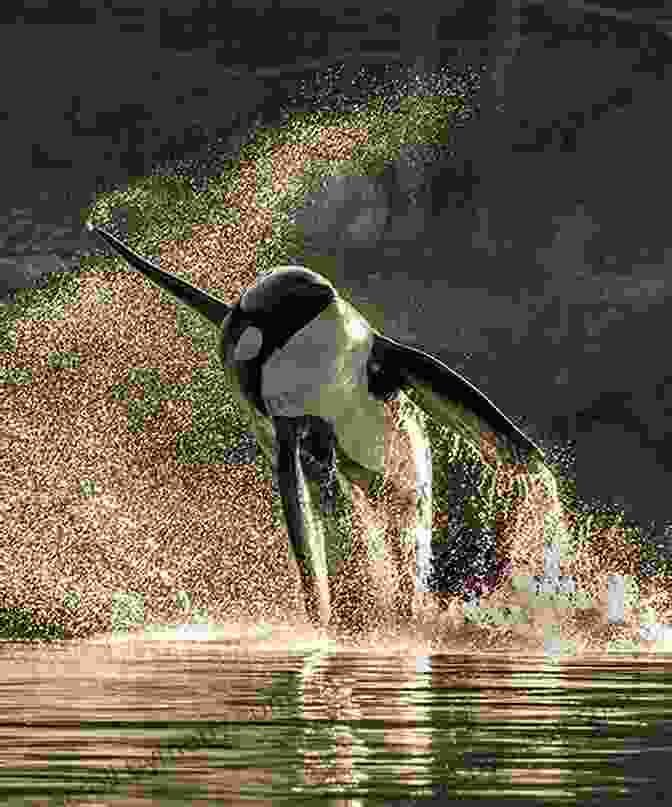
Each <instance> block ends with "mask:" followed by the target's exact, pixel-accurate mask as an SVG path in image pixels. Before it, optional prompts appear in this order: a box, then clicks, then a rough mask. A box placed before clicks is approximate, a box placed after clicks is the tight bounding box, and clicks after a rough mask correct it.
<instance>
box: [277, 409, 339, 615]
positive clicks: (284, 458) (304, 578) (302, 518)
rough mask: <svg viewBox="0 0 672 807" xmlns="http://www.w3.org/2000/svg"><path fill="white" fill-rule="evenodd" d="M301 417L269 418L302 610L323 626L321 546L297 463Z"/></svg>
mask: <svg viewBox="0 0 672 807" xmlns="http://www.w3.org/2000/svg"><path fill="white" fill-rule="evenodd" d="M304 420H305V419H304V418H303V417H279V416H276V417H274V418H273V425H274V428H275V439H276V442H277V474H278V486H279V488H280V497H281V499H282V509H283V512H284V514H285V521H286V523H287V533H288V535H289V541H290V543H291V545H292V550H293V554H294V558H295V559H296V563H297V566H298V569H299V575H300V579H301V588H302V590H303V594H304V598H305V604H306V611H307V613H308V616H309V618H310V621H311V622H312V623H313V624H314V625H315V626H317V627H324V626H326V625H327V624H328V622H329V618H330V601H329V583H328V580H327V578H326V566H325V561H324V553H325V547H324V546H316V545H315V544H316V542H319V541H321V540H323V533H322V531H321V530H319V529H318V527H319V525H317V524H313V518H312V516H311V512H310V502H309V501H308V500H307V497H308V495H309V494H308V490H307V487H306V484H305V479H304V474H303V468H302V463H301V453H300V441H301V435H302V431H303V429H304V427H305V424H304Z"/></svg>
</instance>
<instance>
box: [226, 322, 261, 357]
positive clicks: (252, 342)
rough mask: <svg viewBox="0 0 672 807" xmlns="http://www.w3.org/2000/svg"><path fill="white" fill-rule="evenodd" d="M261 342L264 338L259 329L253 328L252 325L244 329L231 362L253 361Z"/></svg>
mask: <svg viewBox="0 0 672 807" xmlns="http://www.w3.org/2000/svg"><path fill="white" fill-rule="evenodd" d="M263 341H264V337H263V334H262V333H261V331H260V330H259V328H255V327H254V325H250V326H249V328H245V330H244V331H243V332H242V333H241V335H240V339H239V340H238V343H237V344H236V347H235V350H234V351H233V360H234V361H249V360H250V359H254V358H255V357H256V356H258V355H259V351H260V350H261V345H262V343H263Z"/></svg>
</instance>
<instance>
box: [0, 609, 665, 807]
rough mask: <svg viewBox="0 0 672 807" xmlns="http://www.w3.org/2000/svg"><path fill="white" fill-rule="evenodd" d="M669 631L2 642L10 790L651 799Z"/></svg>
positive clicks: (208, 631)
mask: <svg viewBox="0 0 672 807" xmlns="http://www.w3.org/2000/svg"><path fill="white" fill-rule="evenodd" d="M669 644H670V640H669V637H668V638H667V639H666V638H664V637H661V638H659V641H658V642H657V643H656V644H649V645H648V649H647V650H646V651H642V650H640V651H635V652H632V651H631V652H618V651H614V650H611V651H610V652H606V653H591V652H583V653H575V654H574V655H564V656H559V655H554V654H549V653H544V652H543V650H542V651H541V652H536V653H532V652H522V651H518V652H504V651H500V652H483V651H481V652H478V653H474V652H464V651H460V649H459V647H456V646H455V642H454V641H452V642H451V640H450V639H448V638H444V640H443V641H442V642H440V643H438V644H437V643H436V642H434V641H429V640H428V639H427V637H426V636H425V637H424V638H422V631H419V632H416V633H415V634H414V633H413V631H411V630H409V631H398V632H396V633H395V634H394V635H392V634H390V635H387V636H378V637H369V638H368V639H366V640H363V641H362V642H360V643H355V642H352V641H350V642H345V641H339V640H338V639H337V638H335V637H333V636H328V635H327V634H324V633H317V632H316V631H314V630H312V629H311V628H308V627H306V626H304V625H302V624H301V623H293V622H291V621H290V622H287V623H285V624H283V623H281V622H277V623H273V624H271V623H266V624H262V623H258V624H255V623H253V622H248V623H242V622H238V623H234V622H232V623H230V624H219V625H214V624H210V625H208V624H201V625H182V626H179V625H178V626H163V627H161V626H157V627H154V628H146V629H143V630H140V631H136V632H134V633H130V634H128V633H127V634H106V635H101V636H97V637H95V638H91V639H87V640H79V641H73V642H59V643H55V644H53V645H44V646H39V645H25V644H18V643H10V642H5V643H3V644H2V645H1V646H0V658H1V662H0V663H1V667H0V670H1V673H2V685H1V689H0V693H1V701H0V715H1V717H0V721H1V726H2V728H1V734H2V738H3V741H2V742H1V744H0V770H1V771H2V773H1V775H0V803H8V804H34V805H47V804H50V805H51V804H62V803H64V799H63V798H60V799H59V795H60V796H61V797H62V796H65V795H66V793H69V794H70V795H69V797H68V798H69V800H65V801H66V803H69V804H78V803H88V804H96V805H106V804H113V803H114V804H115V805H145V804H147V805H149V804H154V803H160V804H201V803H203V804H205V803H208V804H212V803H221V804H227V805H235V804H239V803H242V802H243V800H244V798H245V799H249V800H248V801H246V802H245V803H247V804H271V803H272V804H278V803H289V804H296V805H299V804H308V803H313V802H314V801H319V802H320V803H322V804H333V805H343V806H345V805H353V806H354V805H367V804H374V803H378V804H380V803H382V804H408V805H410V804H416V803H437V804H438V803H440V804H450V803H454V802H455V803H456V802H458V801H459V802H460V804H464V803H467V804H472V803H474V804H475V803H476V799H478V800H479V804H495V803H497V804H500V803H505V804H549V805H551V804H553V805H554V804H606V803H609V804H611V803H612V801H615V800H617V799H625V800H634V799H635V798H641V797H645V798H646V799H647V801H646V803H647V804H648V803H650V802H651V801H653V800H654V799H655V798H656V794H661V795H659V796H658V797H659V798H662V793H663V792H664V790H665V789H666V783H667V778H668V773H667V769H666V767H665V762H666V761H667V759H668V757H667V755H666V747H668V746H669V739H670V734H669V732H670V731H672V728H671V727H672V697H671V696H670V683H669V681H670V680H671V679H670V672H671V671H672V655H670V652H669V651H670V650H671V649H672V648H671V647H670V646H669ZM159 752H160V754H159ZM131 768H133V770H131ZM423 799H424V802H423ZM432 799H434V801H432Z"/></svg>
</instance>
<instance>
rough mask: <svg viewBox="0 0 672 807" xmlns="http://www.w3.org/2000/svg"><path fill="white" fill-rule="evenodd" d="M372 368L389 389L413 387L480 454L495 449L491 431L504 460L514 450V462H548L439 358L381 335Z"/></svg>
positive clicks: (424, 405) (423, 403) (376, 340)
mask: <svg viewBox="0 0 672 807" xmlns="http://www.w3.org/2000/svg"><path fill="white" fill-rule="evenodd" d="M371 363H372V364H373V366H374V369H375V370H377V371H378V375H379V378H380V379H384V381H383V382H382V384H381V386H382V387H383V389H384V388H385V387H386V386H387V387H389V388H390V389H394V388H395V386H397V387H412V388H413V389H414V390H415V391H416V392H417V394H418V398H419V401H418V403H419V404H420V406H421V407H422V408H423V409H425V410H426V411H427V412H428V413H429V414H431V415H432V416H433V417H434V418H436V419H437V420H438V421H439V422H442V423H445V424H446V425H448V426H450V427H451V428H452V429H454V430H456V431H457V432H458V433H459V434H461V436H462V437H464V438H465V439H467V440H468V441H469V442H470V443H471V444H472V445H474V447H475V448H476V449H477V450H479V451H483V449H484V448H492V445H488V441H487V438H486V434H487V433H488V432H489V433H490V434H492V435H494V437H495V440H496V448H497V449H499V450H500V451H501V449H504V456H506V452H507V451H508V453H509V454H510V455H511V458H512V459H513V461H514V462H517V463H526V462H528V461H529V459H530V458H531V457H532V456H536V457H538V458H539V459H543V452H542V451H541V449H540V448H539V447H538V446H537V445H536V444H535V443H533V442H532V440H530V438H529V437H527V435H525V434H524V433H523V432H522V431H521V430H520V429H519V428H518V427H517V426H516V425H515V423H513V421H511V420H510V419H509V418H508V417H507V416H506V415H505V414H504V413H503V412H502V411H501V410H500V409H499V408H498V407H496V406H495V404H494V403H493V402H492V401H491V400H490V399H489V398H488V397H487V396H486V395H485V394H484V393H482V392H481V391H480V390H479V389H478V388H477V387H475V386H474V385H473V384H472V383H471V382H470V381H468V380H467V379H466V378H464V376H461V375H460V374H459V373H458V372H456V371H455V370H452V369H451V368H450V367H448V365H446V364H444V363H443V362H442V361H441V360H440V359H438V358H437V357H436V356H432V355H431V354H429V353H425V352H424V351H422V350H418V349H417V348H413V347H409V346H408V345H404V344H402V343H400V342H396V341H395V340H394V339H390V338H389V337H387V336H383V335H382V334H376V335H375V336H374V341H373V347H372V351H371ZM370 378H371V376H370ZM370 383H371V381H370ZM373 383H374V384H375V383H376V381H375V373H374V375H373ZM498 453H499V452H498Z"/></svg>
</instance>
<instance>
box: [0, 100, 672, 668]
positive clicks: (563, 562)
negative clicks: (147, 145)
mask: <svg viewBox="0 0 672 807" xmlns="http://www.w3.org/2000/svg"><path fill="white" fill-rule="evenodd" d="M443 100H444V101H445V100H446V99H445V97H444V99H443ZM431 103H432V99H431V98H430V97H426V98H424V99H423V104H424V106H422V107H421V108H420V113H421V114H420V115H419V118H420V119H421V120H424V119H426V118H427V114H428V112H430V111H431ZM442 108H443V109H444V111H445V103H444V106H443V107H442ZM408 110H410V112H408ZM407 112H408V114H409V115H410V114H411V113H413V114H414V110H413V107H412V105H411V106H410V107H408V108H407ZM423 116H424V117H423ZM430 118H431V116H430ZM392 119H394V121H395V123H394V125H393V124H390V125H389V126H388V122H387V119H386V117H385V112H384V109H383V107H381V106H379V107H377V111H376V112H375V115H373V116H372V117H371V116H370V117H368V118H367V116H366V115H365V114H360V115H358V116H354V118H353V120H352V121H349V122H348V120H345V121H344V122H343V121H341V122H340V123H339V124H338V125H326V124H311V125H310V126H309V127H308V128H307V129H306V130H305V131H303V132H302V131H301V130H300V129H297V131H296V132H295V133H294V137H293V139H291V140H290V141H288V142H285V143H282V144H280V145H272V146H271V147H270V149H268V150H267V152H266V153H264V155H263V159H261V157H260V158H259V159H258V160H257V159H254V158H253V157H249V159H246V160H242V161H241V162H240V165H239V166H238V167H237V169H236V173H235V176H234V177H233V179H232V178H231V177H228V178H227V180H226V183H225V185H224V187H223V188H218V187H216V186H215V185H212V186H211V187H210V189H209V190H207V191H204V192H203V194H202V195H201V196H198V197H195V199H194V201H193V202H192V206H193V209H192V210H191V212H190V210H189V208H188V207H187V205H186V202H185V201H184V200H185V199H187V198H188V193H187V191H186V190H185V189H184V187H183V186H181V185H178V184H175V185H174V186H172V185H170V182H169V181H168V180H167V179H166V178H164V179H162V180H160V181H159V180H157V178H156V177H152V178H148V179H147V180H146V182H145V183H144V184H143V183H139V184H138V185H136V186H135V187H134V188H132V189H130V190H127V191H123V192H119V193H117V194H109V195H108V196H107V197H106V198H104V199H101V200H100V201H99V203H98V204H97V206H96V211H94V212H95V213H96V214H101V215H102V214H103V213H105V214H108V213H109V211H110V210H114V209H115V207H120V208H123V209H124V210H126V211H132V213H133V216H134V222H135V223H136V224H137V225H138V226H139V228H140V230H142V227H143V226H145V225H147V226H151V227H158V229H157V230H154V231H152V232H153V233H154V238H155V240H154V242H153V244H154V246H155V247H156V249H158V250H159V251H160V253H161V255H160V257H161V263H162V265H163V266H164V267H165V268H166V269H168V270H169V271H178V272H181V271H186V272H188V273H190V274H191V275H192V280H193V281H194V282H195V283H197V284H198V285H201V286H204V287H206V288H216V289H218V293H220V294H221V295H222V298H223V299H224V300H225V301H228V302H232V301H233V300H234V299H236V298H237V296H238V295H239V294H240V293H241V291H242V290H243V289H244V288H246V287H248V286H249V285H251V284H252V283H253V282H254V281H255V279H256V277H257V272H258V271H259V269H260V267H262V268H263V266H264V265H268V264H269V263H278V262H281V261H278V260H277V257H276V255H275V253H273V250H272V249H271V247H273V248H275V249H276V250H277V249H280V246H281V244H280V241H281V239H280V236H283V237H284V236H286V235H287V232H288V230H287V223H288V217H287V209H286V208H287V205H285V206H284V207H283V206H282V205H279V204H278V203H277V200H280V201H282V200H285V201H287V200H288V199H289V200H290V201H291V199H290V197H291V194H292V193H293V192H294V190H296V188H297V187H300V186H301V179H302V177H303V176H304V174H308V173H310V170H311V169H315V166H316V165H319V164H321V163H323V162H326V163H328V164H329V166H330V170H331V171H332V172H333V171H334V170H335V167H336V168H338V167H340V168H342V169H344V170H345V168H347V167H348V165H350V164H351V163H352V161H353V159H354V158H353V154H354V153H355V152H357V153H358V154H359V155H360V156H361V155H366V154H367V149H369V150H370V151H372V152H375V153H376V154H377V155H378V156H381V155H380V149H381V148H383V146H385V142H383V140H381V139H380V138H379V135H380V133H381V132H384V131H387V133H388V134H389V135H390V137H389V143H391V144H393V146H394V144H396V146H394V147H397V146H398V145H399V138H400V135H399V132H400V131H401V130H402V129H404V127H405V126H406V125H407V124H408V120H405V119H404V116H403V115H401V116H400V115H398V114H397V113H395V116H392V117H390V121H392ZM400 120H401V121H402V124H401V125H400V124H399V121H400ZM395 126H396V127H397V129H396V130H395V129H394V127H395ZM386 127H387V129H386ZM390 127H391V128H390ZM411 128H412V127H411ZM431 129H432V127H431V126H429V127H428V128H427V131H429V130H431ZM388 130H389V131H388ZM402 139H403V138H402ZM376 150H378V151H376ZM248 156H249V155H248ZM369 156H370V155H369ZM382 156H384V157H389V155H387V154H383V155H382ZM313 172H314V171H313ZM166 189H168V190H171V189H172V190H171V192H168V191H167V190H166ZM218 194H219V196H218ZM220 197H221V198H220ZM376 198H378V197H376ZM213 199H214V200H215V201H216V204H215V201H213ZM178 203H179V204H180V205H182V207H180V215H179V216H178V217H177V218H179V219H180V222H181V226H184V227H187V228H188V227H189V226H190V221H189V216H190V215H192V216H193V222H192V224H193V226H192V227H191V229H190V230H189V240H188V241H187V242H185V241H177V240H176V239H175V237H174V233H172V231H171V229H170V228H171V226H172V223H173V222H174V221H175V219H176V216H175V206H176V204H178ZM376 203H378V202H376ZM199 205H200V206H199ZM213 205H214V206H215V207H216V208H217V209H218V210H221V211H223V212H222V213H221V215H219V214H216V215H215V214H214V213H213V212H212V211H213ZM226 211H234V213H235V215H233V216H231V217H229V218H227V216H226V215H225V212H226ZM143 222H144V224H143ZM147 223H149V225H148V224H147ZM278 234H279V235H278ZM269 245H270V246H269ZM294 245H295V246H296V243H295V244H294ZM136 246H137V247H138V249H140V250H141V251H145V250H143V248H142V246H141V245H136ZM147 252H148V254H152V250H151V249H150V250H147ZM283 257H284V253H283ZM320 271H322V268H321V267H320ZM69 283H70V281H69V280H68V279H63V281H62V283H60V286H59V284H56V285H55V286H54V287H53V288H51V289H50V290H49V289H47V290H43V291H36V292H34V293H32V294H31V295H30V296H29V297H28V298H26V300H25V304H24V305H23V306H19V307H18V311H17V312H14V313H13V314H12V319H11V320H10V319H9V314H8V315H7V317H8V319H7V323H8V328H9V326H11V328H12V329H13V333H12V334H11V335H10V336H8V338H11V341H12V349H11V351H9V352H5V353H3V354H2V381H3V386H4V390H3V398H2V402H1V403H0V406H1V407H2V431H1V432H0V440H1V441H2V442H1V443H0V450H1V451H2V459H3V468H6V469H9V472H8V476H7V477H6V479H4V480H0V484H1V485H2V496H0V502H1V505H2V510H3V516H4V520H3V522H2V525H3V526H2V529H3V531H4V534H3V535H2V552H3V553H4V556H5V560H4V562H5V566H6V568H10V569H12V575H11V579H10V580H7V581H5V587H4V591H3V596H4V604H5V606H6V607H10V608H20V607H25V608H27V609H30V611H31V613H33V614H34V615H39V616H40V617H41V618H44V619H47V620H51V621H52V622H55V623H58V624H64V625H66V626H67V628H68V631H70V633H71V634H72V635H90V634H91V633H96V632H104V633H106V634H108V633H109V631H110V629H111V628H112V629H114V628H115V626H116V627H117V628H118V629H119V630H118V631H117V634H116V636H117V638H119V640H121V638H120V637H121V636H122V635H123V632H124V631H127V630H129V629H133V630H135V629H136V628H137V626H139V625H148V624H155V625H158V626H159V627H158V628H151V629H150V628H147V629H146V630H148V631H150V632H151V631H156V634H155V635H157V636H164V637H165V636H166V635H172V636H174V637H175V638H179V639H181V640H185V641H186V640H199V639H202V640H206V641H209V640H211V639H213V638H216V637H218V636H220V637H221V636H222V635H225V634H226V631H227V630H228V631H229V633H230V635H231V640H232V641H236V642H239V643H251V644H253V645H254V644H255V643H263V642H264V641H266V639H264V637H263V625H264V624H266V622H267V621H268V620H269V619H271V620H273V619H275V620H277V619H280V624H281V625H284V626H285V627H283V628H278V629H277V630H276V631H275V632H274V636H275V638H274V639H273V641H276V642H279V645H282V643H283V641H284V640H283V638H282V637H283V636H285V635H287V636H288V641H289V635H290V634H291V637H292V639H291V640H292V641H295V640H296V634H297V631H298V632H299V633H300V635H301V636H302V637H303V638H304V639H305V641H306V642H307V643H309V644H310V643H311V642H312V643H317V645H318V646H319V643H320V642H323V641H325V642H327V645H326V646H327V647H331V646H332V645H330V644H329V642H345V643H346V644H347V643H352V642H353V641H355V639H353V637H347V638H344V637H339V636H338V635H336V634H333V633H327V634H325V635H324V636H323V635H320V634H319V633H316V632H315V631H313V630H312V629H311V628H309V627H307V626H305V625H303V626H302V623H301V622H300V619H301V617H300V616H299V617H298V618H297V616H296V615H297V614H299V615H300V614H301V613H302V605H301V598H300V591H299V589H298V581H297V580H295V579H294V578H293V576H292V569H291V566H290V564H289V563H288V560H287V538H286V534H285V533H284V531H283V530H281V529H279V528H278V527H277V524H275V522H274V518H273V514H272V512H271V509H272V508H271V502H270V498H271V497H270V495H269V491H270V485H269V484H267V480H263V478H262V474H261V472H260V469H259V467H258V466H257V465H255V464H254V462H248V463H247V464H245V463H243V464H239V465H231V464H225V463H226V460H225V457H226V456H228V455H227V452H229V451H231V448H232V441H234V440H237V439H239V438H240V434H239V433H238V434H236V435H234V436H232V434H226V433H225V434H222V431H221V423H219V422H218V423H214V424H213V420H216V419H217V418H213V414H212V413H213V412H218V413H223V414H224V415H225V416H226V417H224V416H222V418H221V420H222V421H223V420H225V419H226V418H230V419H231V420H232V421H233V420H235V419H236V414H235V412H234V411H233V409H232V408H231V401H230V399H228V398H226V395H225V392H223V391H221V390H220V389H219V388H218V384H217V377H216V375H215V373H216V368H214V367H212V366H211V364H210V362H211V354H212V353H213V352H214V351H213V344H212V342H211V341H209V337H208V336H207V335H206V334H205V332H204V331H203V330H199V326H198V324H194V322H193V320H190V319H189V317H188V316H187V315H184V316H183V314H182V312H180V311H179V310H178V314H177V320H178V328H177V331H178V332H177V334H176V326H175V322H176V319H175V309H174V308H173V307H172V306H171V307H165V306H162V305H158V306H157V304H156V299H157V297H158V296H159V292H158V291H156V290H155V289H153V288H149V289H148V288H145V286H144V285H143V282H142V280H141V279H139V278H138V277H137V276H135V275H132V274H130V273H127V272H125V271H123V272H120V273H115V272H111V271H110V267H109V264H105V266H103V267H102V268H101V267H100V266H97V265H96V264H95V263H92V264H90V265H89V264H87V265H86V266H84V267H83V270H82V272H81V273H80V274H79V276H78V277H77V281H76V282H73V283H72V284H70V285H68V284H69ZM128 300H133V301H134V302H133V305H132V306H129V305H128V304H127V301H128ZM8 310H9V309H8ZM367 313H368V312H367ZM374 313H375V312H374ZM374 324H375V322H374ZM8 334H9V330H8ZM154 368H156V369H154ZM159 368H160V369H159ZM45 413H46V414H45ZM546 481H548V480H546ZM542 487H543V484H542V485H541V486H540V489H539V490H538V491H537V494H538V495H537V494H535V495H537V498H536V500H535V499H534V497H532V498H531V499H530V500H528V501H526V502H524V503H523V504H522V505H521V506H520V508H519V510H518V512H513V514H510V516H509V521H508V524H507V525H506V531H505V532H506V535H505V536H504V537H505V539H506V544H507V551H508V553H509V556H510V564H511V569H510V573H509V574H508V575H507V577H506V579H505V581H504V583H503V584H502V585H500V586H498V587H497V589H495V590H494V591H492V592H490V593H487V594H484V595H482V596H481V597H480V598H479V599H478V600H477V601H472V602H468V603H465V602H463V600H462V599H461V598H459V597H447V596H445V597H442V596H441V595H436V596H433V595H432V594H427V595H423V596H419V598H418V600H419V601H418V613H417V618H416V619H415V620H414V621H413V623H412V624H408V625H401V626H396V627H389V626H386V627H384V628H383V627H381V628H380V629H378V630H377V629H376V628H375V627H372V628H371V630H369V631H368V632H367V633H366V634H365V635H363V636H362V637H361V639H360V641H361V642H363V643H364V646H368V647H378V648H383V647H390V648H391V647H394V646H396V647H398V648H399V650H400V652H402V651H403V652H407V653H409V654H412V655H413V654H414V655H417V656H422V655H423V654H427V653H430V652H432V651H434V650H441V649H451V648H452V649H459V650H468V651H472V652H484V651H493V650H500V651H504V652H508V651H513V650H520V649H533V650H535V651H541V652H548V653H549V654H562V653H570V654H571V653H579V652H586V651H588V652H590V651H593V650H595V649H598V650H603V649H607V648H608V647H609V646H610V644H611V645H613V644H614V643H618V642H619V641H620V642H633V643H634V644H635V645H636V646H639V647H643V646H645V647H647V648H648V649H655V650H659V649H660V650H662V649H665V648H666V647H667V646H668V642H669V634H668V632H667V630H666V628H665V625H666V624H667V621H668V618H669V613H668V612H669V609H670V602H669V597H668V590H667V587H666V582H665V580H664V579H663V578H662V577H660V578H659V579H656V580H643V579H641V577H640V578H639V579H637V575H636V572H635V567H636V563H635V560H636V557H635V556H636V555H637V547H636V546H633V545H632V544H631V543H628V542H629V541H630V538H628V537H627V536H625V533H624V532H623V531H622V530H621V531H620V533H619V529H618V528H613V529H612V532H611V534H610V535H609V536H607V539H608V540H601V541H599V542H591V541H590V540H586V541H584V542H583V543H582V544H580V545H574V544H571V545H570V542H568V540H567V535H568V532H569V521H570V518H569V516H570V515H571V514H567V513H564V512H563V508H562V506H561V502H560V498H559V496H558V492H557V489H556V487H555V486H554V485H551V486H550V487H551V488H552V489H546V490H545V491H541V488H542ZM437 507H438V505H437ZM549 522H554V523H555V525H556V528H557V530H556V532H557V531H558V530H559V534H558V535H556V539H557V540H556V539H550V540H549V538H548V536H549V535H552V534H553V532H554V528H553V526H552V525H551V527H549ZM577 528H578V527H577V523H576V520H574V521H573V529H574V531H576V529H577ZM577 546H578V548H577ZM624 560H626V561H628V563H629V564H630V565H629V566H628V569H627V570H623V563H624ZM630 561H632V562H630ZM421 562H422V563H423V564H424V565H425V566H426V563H427V559H426V558H421ZM626 565H627V564H626ZM185 592H187V593H188V599H189V601H190V602H192V601H193V603H194V604H195V606H194V607H195V608H200V609H201V610H202V613H192V610H193V609H192V608H191V605H189V607H185V605H184V602H183V601H182V600H183V595H184V593H185ZM181 598H182V599H181ZM120 614H125V615H124V616H123V617H122V616H120ZM297 619H298V621H297ZM189 622H193V623H194V624H188V623H189ZM273 624H275V623H273ZM246 625H249V626H251V627H249V629H248V628H247V627H245V628H243V626H246ZM227 626H228V627H227ZM222 631H223V632H224V633H222ZM259 631H261V633H259ZM283 631H284V632H283ZM147 635H150V633H148V634H147ZM290 643H291V642H290ZM339 646H345V645H339ZM348 646H349V645H348Z"/></svg>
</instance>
